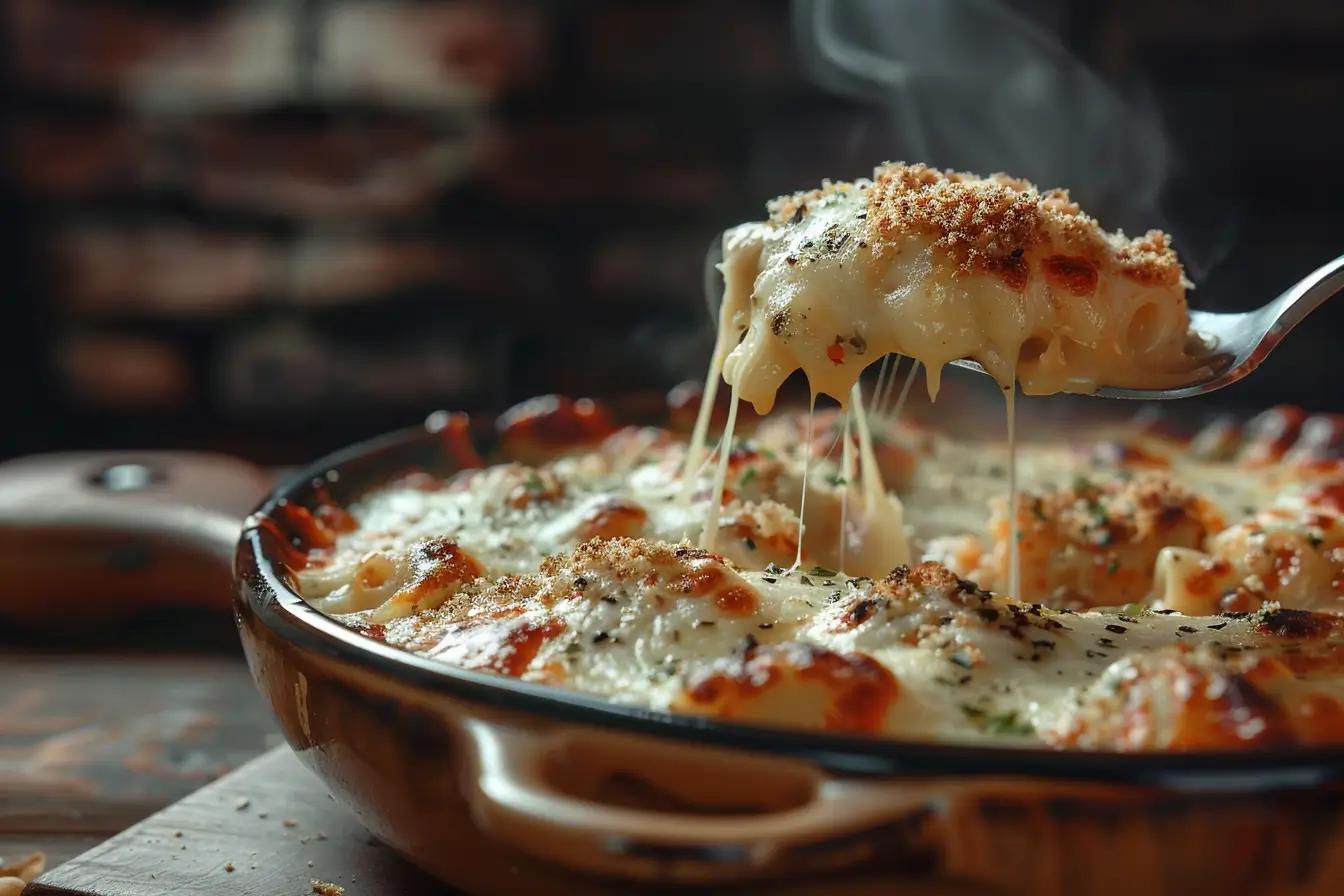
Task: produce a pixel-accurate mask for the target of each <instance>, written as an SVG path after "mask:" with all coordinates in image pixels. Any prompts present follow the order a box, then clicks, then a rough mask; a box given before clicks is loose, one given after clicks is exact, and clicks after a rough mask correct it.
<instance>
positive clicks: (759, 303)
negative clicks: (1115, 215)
mask: <svg viewBox="0 0 1344 896" xmlns="http://www.w3.org/2000/svg"><path fill="white" fill-rule="evenodd" d="M768 210H769V218H768V220H766V221H763V222H754V223H749V224H743V225H741V226H739V227H736V228H734V229H732V230H730V231H728V232H727V233H726V234H725V236H724V262H723V265H722V268H723V272H724V278H725V294H724V302H723V306H722V309H721V312H720V314H721V318H720V327H721V332H722V333H727V334H729V336H730V338H726V339H721V340H720V343H719V345H720V349H721V351H723V352H725V353H726V359H725V360H724V366H723V371H724V378H725V379H726V380H727V381H728V382H729V383H730V384H732V385H734V386H735V387H736V388H737V391H738V395H739V396H740V397H742V398H744V399H746V400H747V401H750V402H751V403H752V404H753V405H755V407H756V409H757V410H758V411H760V412H762V413H763V412H765V411H768V410H769V409H770V407H771V406H772V405H773V403H774V400H775V393H776V392H777V390H778V389H779V386H780V385H781V384H782V383H783V381H784V379H785V378H786V377H788V376H789V375H790V374H791V373H793V372H794V371H795V370H798V369H800V368H801V369H802V370H803V371H804V372H805V373H806V375H807V378H808V381H809V382H810V383H811V385H812V388H813V390H814V391H815V392H817V393H825V394H828V395H830V396H832V397H834V398H836V399H837V400H839V401H840V402H841V403H845V402H846V401H847V400H848V396H849V395H850V391H851V388H852V387H853V385H854V383H855V382H856V381H857V380H858V377H859V374H860V373H861V372H862V371H863V369H864V367H866V366H867V365H868V364H869V363H871V362H872V361H873V360H875V359H877V358H880V357H882V356H883V355H885V354H888V353H896V354H901V355H907V356H910V357H914V358H916V359H918V360H919V361H921V362H922V363H923V364H924V365H925V366H926V369H927V371H928V372H927V377H928V385H929V391H930V394H931V395H936V393H937V391H938V383H939V373H940V370H941V368H942V367H943V366H944V365H945V364H947V363H948V362H950V361H953V360H957V359H960V358H970V359H973V360H975V361H978V362H979V363H980V364H981V365H982V366H983V367H984V368H985V370H987V371H988V372H989V373H990V374H991V375H993V376H994V377H995V378H996V379H997V380H998V381H999V382H1000V384H1002V385H1003V386H1004V387H1005V389H1006V388H1007V387H1008V386H1009V385H1010V384H1011V383H1012V381H1013V379H1014V377H1016V378H1017V379H1018V380H1019V381H1020V382H1021V384H1022V389H1023V391H1024V392H1026V393H1028V394H1051V393H1055V392H1076V393H1084V394H1086V393H1091V392H1094V391H1096V389H1097V388H1099V387H1100V386H1102V385H1107V386H1122V387H1133V388H1147V387H1153V388H1157V387H1162V386H1167V385H1174V384H1177V383H1179V382H1181V381H1183V380H1184V379H1188V377H1189V372H1190V371H1191V370H1192V369H1193V368H1195V367H1197V366H1198V363H1197V361H1196V360H1195V355H1196V354H1197V353H1194V352H1192V351H1191V349H1192V348H1193V347H1194V343H1192V339H1191V334H1190V330H1189V314H1188V311H1187V308H1186V302H1185V290H1186V289H1187V288H1188V287H1189V285H1190V284H1189V283H1188V282H1187V280H1186V278H1185V276H1184V273H1183V270H1182V268H1181V265H1180V262H1179V261H1178V260H1177V258H1176V255H1175V253H1174V252H1173V251H1172V249H1171V246H1170V243H1169V241H1168V239H1167V237H1166V235H1165V234H1163V233H1162V232H1160V231H1156V230H1153V231H1149V232H1148V233H1147V234H1146V235H1144V236H1143V237H1140V238H1138V239H1130V238H1127V237H1126V236H1125V235H1124V234H1123V233H1114V234H1112V233H1107V232H1106V231H1104V230H1102V228H1101V227H1100V226H1099V225H1098V223H1097V222H1096V221H1095V220H1094V219H1093V218H1091V217H1089V216H1088V215H1086V214H1084V213H1083V212H1082V211H1081V210H1080V209H1079V207H1078V205H1077V204H1076V203H1074V202H1073V201H1072V200H1071V199H1070V198H1069V195H1068V193H1067V192H1065V191H1063V190H1050V191H1047V192H1041V191H1039V190H1038V189H1037V188H1036V187H1034V186H1033V185H1031V184H1029V183H1027V182H1026V181H1022V180H1016V179H1014V178H1010V177H1008V176H1006V175H1001V174H999V175H993V176H991V177H986V178H981V177H977V176H975V175H971V174H961V173H954V172H940V171H937V170H935V169H932V168H929V167H927V166H925V165H905V164H887V165H883V166H881V167H879V168H877V169H876V171H875V172H874V175H873V178H872V180H858V181H855V182H853V183H832V182H827V183H825V184H824V185H823V186H822V187H821V188H820V189H817V190H812V191H810V192H804V193H796V194H794V195H792V196H785V197H781V198H779V199H776V200H774V201H773V202H771V203H770V204H769V206H768ZM732 337H736V338H732ZM730 347H731V352H727V349H728V348H730Z"/></svg>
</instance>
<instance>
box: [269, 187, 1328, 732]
mask: <svg viewBox="0 0 1344 896" xmlns="http://www.w3.org/2000/svg"><path fill="white" fill-rule="evenodd" d="M722 270H723V273H724V280H725V297H724V303H723V306H722V313H721V316H720V321H719V335H718V340H717V345H716V349H715V352H714V357H713V360H712V365H711V370H710V375H709V378H708V379H707V380H706V385H705V387H704V388H698V387H697V388H685V389H679V390H676V391H675V392H674V394H673V396H672V399H673V400H672V405H673V406H672V408H671V413H670V416H669V422H668V424H667V426H665V427H661V428H649V427H621V426H618V425H617V424H616V423H615V422H614V421H613V420H612V419H610V417H609V415H608V414H607V412H606V411H605V410H604V408H603V407H602V406H601V405H599V404H598V403H596V402H593V401H589V400H579V401H570V400H568V399H564V398H560V397H554V396H552V397H547V398H541V399H536V400H533V401H531V402H527V403H524V404H523V405H520V406H518V407H516V408H514V409H513V410H511V411H510V412H508V413H507V414H505V415H504V416H503V417H502V418H501V419H500V421H499V432H500V439H499V446H498V454H499V456H498V457H497V458H492V462H491V463H485V462H483V461H482V460H481V459H479V458H477V457H475V456H474V454H473V451H472V448H471V446H470V444H469V441H468V440H467V438H466V433H465V425H466V424H465V421H464V419H463V418H461V417H460V416H453V415H444V416H442V417H440V418H438V419H437V420H436V422H435V426H436V427H437V428H439V429H440V431H441V432H442V434H443V438H444V442H445V444H446V445H448V446H449V447H450V448H451V449H452V450H453V451H455V452H457V453H458V457H457V460H458V461H459V465H460V466H461V467H462V468H463V469H462V470H461V471H460V472H458V473H456V474H455V475H452V476H450V477H447V478H443V477H438V476H435V475H431V474H429V473H426V472H423V471H407V472H405V473H404V474H402V475H399V476H397V477H396V478H394V479H393V480H392V481H390V482H388V483H386V484H385V485H384V486H382V487H380V488H378V489H376V490H374V491H371V492H369V493H367V494H365V495H364V497H363V498H361V499H360V500H359V501H358V502H356V503H355V504H353V505H351V506H349V507H339V506H336V505H335V504H334V503H332V502H330V501H319V502H318V505H317V506H316V507H313V508H310V509H304V508H299V507H296V506H288V507H285V508H282V509H283V510H284V511H285V512H286V513H287V514H289V515H290V520H289V522H290V523H291V529H294V528H295V526H297V528H298V531H300V532H302V533H303V537H302V538H300V539H298V540H297V542H296V544H297V545H298V546H297V547H296V548H295V549H294V550H293V551H292V553H291V554H290V556H288V557H287V558H286V559H287V562H288V563H289V565H290V566H291V567H292V568H293V569H294V570H295V578H296V583H297V587H298V590H299V591H300V593H301V594H302V595H303V596H304V598H305V599H306V600H307V601H308V602H309V603H310V604H311V605H312V606H314V607H316V608H317V609H319V610H320V611H322V612H323V613H326V614H328V615H330V616H331V617H333V618H335V619H336V620H338V621H340V622H341V623H343V624H344V625H347V626H349V627H351V628H353V629H354V630H356V631H358V632H360V633H362V634H363V635H365V636H367V637H369V638H372V639H376V640H377V641H380V642H383V643H385V644H387V645H391V646H394V647H397V648H400V649H403V650H406V651H410V652H412V653H415V654H419V655H421V656H424V657H428V658H432V659H434V660H438V661H441V662H443V663H446V664H451V665H453V666H456V667H459V668H463V669H470V670H476V671H480V672H486V673H490V674H494V675H500V676H510V677H514V678H518V679H523V680H526V681H530V682H537V683H542V684H546V685H551V686H554V687H556V688H562V689H567V690H570V691H575V692H579V693H582V694H585V695H589V696H595V697H601V698H605V699H608V700H611V701H616V702H620V703H625V704H634V705H638V706H641V707H647V708H653V709H656V710H662V711H668V712H672V713H683V714H692V715H699V716H704V717H711V718H715V719H724V720H732V721H736V722H744V723H752V724H764V725H776V726H787V727H803V728H812V729H821V730H825V731H832V732H844V733H848V734H864V735H878V736H887V737H894V738H901V739H907V740H910V739H917V740H937V741H955V742H978V743H988V744H1003V745H1016V746H1024V745H1026V746H1032V745H1036V746H1049V747H1055V748H1069V749H1089V750H1113V751H1138V750H1161V751H1170V750H1202V749H1249V748H1258V747H1263V746H1275V747H1279V746H1285V745H1295V744H1321V743H1341V742H1344V703H1341V699H1342V698H1344V675H1341V674H1340V672H1341V670H1340V669H1339V668H1337V663H1338V661H1337V659H1336V658H1337V657H1338V656H1340V653H1339V650H1338V647H1339V644H1340V642H1341V640H1344V616H1341V615H1339V611H1340V610H1341V609H1344V463H1341V462H1337V461H1335V460H1333V459H1332V452H1331V449H1332V447H1333V445H1334V442H1335V441H1336V440H1337V439H1338V438H1339V437H1340V435H1341V430H1340V428H1339V427H1338V426H1337V425H1336V423H1335V421H1334V420H1333V418H1324V417H1312V418H1307V417H1306V415H1305V414H1303V413H1301V412H1297V411H1292V410H1276V411H1272V412H1268V413H1267V414H1266V415H1263V416H1262V417H1261V418H1259V419H1258V420H1257V421H1256V422H1255V423H1254V424H1253V425H1248V426H1244V427H1236V426H1230V425H1221V426H1213V427H1209V428H1206V429H1205V430H1203V431H1202V432H1201V433H1200V434H1199V435H1198V436H1196V437H1195V438H1193V439H1192V438H1187V437H1184V436H1178V435H1175V434H1172V433H1168V432H1165V431H1163V430H1162V429H1161V428H1160V427H1150V426H1141V425H1138V424H1127V425H1115V426H1091V427H1079V428H1075V429H1073V430H1072V431H1070V432H1068V433H1067V436H1066V437H1064V438H1060V437H1059V434H1058V433H1056V434H1054V435H1053V436H1052V437H1051V438H1050V439H1049V440H1035V441H1034V440H1033V439H1032V438H1031V434H1030V433H1029V432H1028V433H1022V434H1021V435H1022V438H1021V439H1018V438H1016V435H1015V434H1014V433H1013V431H1012V426H1011V421H1012V418H1011V408H1012V397H1013V395H1014V392H1015V388H1014V383H1015V382H1020V383H1021V385H1022V388H1023V390H1024V391H1026V392H1029V393H1052V392H1060V391H1071V392H1083V393H1086V392H1090V391H1093V390H1095V389H1096V388H1097V387H1098V386H1100V385H1136V384H1154V383H1157V382H1162V381H1164V378H1169V377H1170V378H1177V379H1179V378H1180V377H1181V376H1182V371H1184V372H1186V373H1188V372H1189V371H1190V370H1192V369H1196V368H1197V366H1198V364H1199V351H1198V348H1199V347H1198V346H1197V345H1196V344H1194V343H1193V342H1192V340H1191V339H1190V336H1189V333H1188V317H1187V311H1186V306H1185V289H1186V286H1187V284H1186V283H1185V279H1184V276H1183V274H1182V270H1181V267H1180V264H1179V262H1178V261H1177V259H1176V257H1175V255H1174V253H1173V252H1172V250H1171V248H1170V247H1169V245H1168V243H1167V240H1166V238H1165V237H1164V236H1163V235H1162V234H1160V233H1156V232H1154V233H1149V234H1147V235H1146V236H1145V237H1143V238H1141V239H1137V240H1131V239H1127V238H1125V237H1124V236H1123V235H1119V234H1108V233H1106V232H1104V231H1102V230H1101V229H1100V227H1099V226H1098V225H1097V223H1096V222H1095V221H1094V220H1092V219H1091V218H1089V217H1087V216H1086V215H1084V214H1083V213H1082V212H1081V211H1080V210H1079V209H1078V207H1077V206H1076V205H1074V204H1073V203H1072V202H1071V201H1070V200H1069V197H1068V195H1067V194H1066V193H1064V192H1062V191H1052V192H1048V193H1041V192H1039V191H1037V190H1036V189H1035V188H1034V187H1032V186H1031V185H1030V184H1026V183H1024V182H1021V181H1017V180H1013V179H1011V178H1007V177H1004V176H996V177H992V178H988V179H980V178H976V177H973V176H971V175H962V174H951V173H940V172H936V171H932V170H930V169H927V168H924V167H923V166H905V165H888V166H884V167H882V168H880V169H878V170H877V172H876V173H875V176H874V178H873V179H872V180H871V181H859V182H856V183H852V184H827V185H825V186H824V187H823V188H822V189H820V190H816V191H812V192H809V193H801V194H797V195H794V196H791V197H785V198H782V199H779V200H777V201H775V202H774V203H771V205H770V217H769V219H768V220H767V221H765V222H763V223H755V224H747V225H743V226H741V227H738V228H735V229H733V230H731V231H729V232H728V233H727V234H725V236H724V263H723V265H722ZM891 356H903V357H905V358H912V359H914V360H913V361H910V362H908V364H907V365H906V368H905V370H906V373H905V378H904V379H903V380H902V379H901V378H900V377H899V376H897V373H896V371H898V370H899V369H900V364H901V362H900V360H899V357H898V358H896V359H895V360H894V361H893V358H892V357H891ZM959 358H973V359H975V360H978V361H980V362H981V363H982V365H983V366H984V367H985V369H986V370H987V371H988V372H990V373H991V374H992V375H993V376H994V377H995V378H996V379H998V380H999V381H1000V383H1001V384H1002V385H1003V386H1004V391H1005V394H1006V396H1007V398H1008V405H1009V409H1010V416H1009V425H1008V426H1007V427H1006V432H1007V433H1008V435H1009V438H1007V439H1005V440H1003V441H994V442H985V441H966V440H958V439H954V438H952V437H950V436H948V435H947V434H945V433H943V432H941V431H939V430H936V429H933V428H929V427H927V426H923V425H920V424H916V423H914V422H911V421H909V420H902V419H900V406H901V403H902V400H903V397H904V395H905V393H906V392H907V391H908V389H909V388H910V384H911V383H912V382H914V377H915V376H916V375H917V371H918V370H919V369H923V371H924V372H925V376H926V377H927V382H928V386H929V389H930V392H931V393H932V392H935V391H936V390H937V381H938V370H939V368H940V367H941V366H942V365H943V364H946V363H947V362H949V361H952V360H956V359H959ZM869 366H872V367H873V368H874V370H873V373H877V374H878V376H877V378H876V382H875V383H874V382H871V379H872V378H871V376H870V378H869V380H870V381H868V382H865V381H864V380H862V379H861V374H862V373H863V371H864V369H865V368H867V367H869ZM800 369H801V370H802V371H803V372H804V374H805V376H806V379H807V382H808V383H809V384H810V385H811V388H812V394H813V396H814V399H813V403H812V405H811V406H807V407H802V408H786V407H783V406H781V407H779V408H774V407H773V406H774V405H775V403H776V393H777V391H778V389H779V388H780V386H781V384H782V383H783V382H784V379H785V378H786V377H788V376H789V375H790V374H792V373H793V372H795V371H797V370H800ZM720 380H722V381H723V382H725V383H726V384H727V385H728V387H729V389H728V390H726V392H727V394H721V393H720V392H719V391H718V389H717V387H718V384H719V382H720ZM819 395H828V396H830V397H831V398H832V399H835V401H834V402H833V403H832V402H828V403H827V405H826V406H825V407H818V406H817V402H816V396H819ZM772 409H773V410H772Z"/></svg>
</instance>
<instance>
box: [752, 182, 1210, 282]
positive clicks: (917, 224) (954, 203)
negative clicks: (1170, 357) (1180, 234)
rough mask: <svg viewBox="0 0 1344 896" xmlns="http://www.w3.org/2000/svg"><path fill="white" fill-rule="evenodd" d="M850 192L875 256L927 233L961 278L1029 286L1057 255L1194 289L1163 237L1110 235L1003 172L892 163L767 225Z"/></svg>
mask: <svg viewBox="0 0 1344 896" xmlns="http://www.w3.org/2000/svg"><path fill="white" fill-rule="evenodd" d="M853 191H859V192H862V193H865V194H866V195H867V202H866V203H865V205H864V206H863V210H862V211H860V212H859V213H858V214H859V216H860V218H861V222H862V223H861V226H860V228H859V231H860V234H861V239H863V240H864V242H865V243H868V244H871V246H872V248H873V251H874V252H880V251H881V250H882V246H883V243H890V242H892V241H894V240H897V239H899V238H901V237H903V236H907V235H911V234H923V235H929V236H933V237H934V243H933V244H934V248H935V249H936V250H938V251H941V252H943V253H945V254H946V256H947V257H948V258H949V259H950V260H951V261H952V262H953V264H954V265H955V267H956V270H957V272H958V273H959V274H961V275H968V274H974V273H989V274H994V275H997V276H999V277H1002V278H1003V279H1004V281H1005V282H1006V283H1007V284H1008V285H1010V286H1012V287H1014V288H1017V289H1021V288H1023V287H1024V286H1025V285H1026V282H1027V274H1028V270H1029V268H1030V266H1031V263H1032V262H1033V261H1035V260H1037V259H1038V258H1043V257H1044V256H1047V255H1052V254H1056V253H1060V252H1064V253H1068V254H1069V255H1070V256H1078V257H1081V258H1082V259H1085V260H1086V261H1089V262H1091V263H1092V264H1095V265H1096V266H1097V267H1098V268H1100V269H1101V270H1103V271H1106V270H1110V271H1114V272H1115V273H1118V274H1121V275H1124V276H1126V277H1130V278H1132V279H1134V280H1136V281H1138V282H1140V283H1143V284H1145V285H1150V286H1175V285H1181V286H1184V287H1186V288H1189V286H1190V283H1189V281H1188V280H1186V279H1185V273H1184V269H1183V268H1182V266H1181V263H1180V261H1179V260H1178V259H1177V257H1176V253H1175V251H1174V250H1173V249H1172V247H1171V240H1170V239H1169V238H1168V236H1167V235H1166V234H1165V233H1163V232H1162V231H1160V230H1150V231H1148V233H1146V234H1144V235H1143V236H1141V237H1136V238H1130V237H1126V236H1125V235H1124V233H1122V232H1118V231H1117V232H1116V233H1109V232H1107V231H1106V230H1104V229H1102V227H1101V225H1100V224H1099V223H1098V222H1097V221H1096V219H1094V218H1092V217H1091V216H1089V215H1087V214H1085V213H1084V212H1083V211H1082V209H1080V208H1079V207H1078V204H1077V203H1076V202H1074V201H1073V199H1072V198H1071V197H1070V196H1069V192H1068V191H1067V190H1063V189H1053V190H1044V191H1042V190H1040V189H1038V188H1037V187H1036V186H1035V185H1034V184H1032V183H1030V182H1028V181H1025V180H1022V179H1020V178H1015V177H1011V176H1009V175H1007V174H1002V173H999V174H991V175H989V176H988V177H980V176H978V175H975V174H970V173H967V172H961V171H951V170H948V171H939V170H938V169H936V168H930V167H929V166H927V165H924V164H916V165H908V164H906V163H904V162H888V163H886V164H884V165H880V166H878V167H877V168H876V169H875V170H874V172H873V178H872V180H871V181H868V180H858V181H854V182H853V183H848V182H832V181H825V182H823V184H822V186H821V187H820V188H819V189H815V190H807V191H803V192H798V193H794V194H792V195H789V196H781V197H779V198H778V199H775V200H773V201H771V202H769V203H768V204H767V211H768V212H769V221H770V224H771V225H773V226H776V227H782V226H788V225H790V224H794V223H797V222H799V221H801V220H802V219H803V218H804V217H806V215H807V214H808V211H809V209H810V208H811V207H812V206H813V205H814V204H815V203H817V202H820V201H822V200H825V199H826V198H828V197H830V196H834V195H837V194H849V193H851V192H853ZM1075 294H1076V293H1075Z"/></svg>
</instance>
